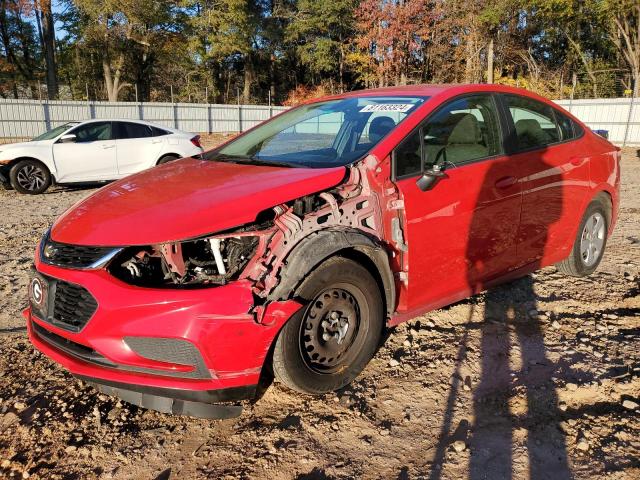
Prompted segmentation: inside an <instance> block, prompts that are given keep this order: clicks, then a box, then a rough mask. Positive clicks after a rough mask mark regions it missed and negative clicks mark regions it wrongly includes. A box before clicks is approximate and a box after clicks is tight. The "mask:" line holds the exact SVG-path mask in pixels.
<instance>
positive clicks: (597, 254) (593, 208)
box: [556, 200, 609, 277]
mask: <svg viewBox="0 0 640 480" xmlns="http://www.w3.org/2000/svg"><path fill="white" fill-rule="evenodd" d="M608 232H609V225H608V222H607V215H606V213H605V209H604V206H603V205H602V203H601V202H600V201H599V200H594V201H593V202H591V203H590V204H589V206H588V207H587V211H586V212H585V214H584V216H583V217H582V222H580V228H579V229H578V235H577V237H576V239H575V242H574V244H573V248H572V249H571V255H569V257H568V258H566V259H565V260H563V261H562V262H560V263H558V264H557V265H556V268H557V269H558V270H559V271H560V272H562V273H564V274H566V275H570V276H572V277H585V276H587V275H591V274H592V273H593V272H594V271H595V270H596V268H598V265H599V264H600V261H601V260H602V256H603V255H604V249H605V247H606V246H607V233H608Z"/></svg>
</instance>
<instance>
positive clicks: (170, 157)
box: [156, 154, 180, 165]
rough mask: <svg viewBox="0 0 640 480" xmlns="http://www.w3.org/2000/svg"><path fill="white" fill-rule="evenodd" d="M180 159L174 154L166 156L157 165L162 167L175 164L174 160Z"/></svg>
mask: <svg viewBox="0 0 640 480" xmlns="http://www.w3.org/2000/svg"><path fill="white" fill-rule="evenodd" d="M179 158H180V157H179V156H178V155H173V154H169V155H165V156H163V157H162V158H160V160H158V163H156V165H162V164H163V163H169V162H173V161H174V160H178V159H179Z"/></svg>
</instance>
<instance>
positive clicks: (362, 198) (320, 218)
mask: <svg viewBox="0 0 640 480" xmlns="http://www.w3.org/2000/svg"><path fill="white" fill-rule="evenodd" d="M369 160H371V162H370V163H369V165H367V162H366V161H365V162H363V163H361V164H360V165H358V166H354V167H351V168H350V169H349V177H348V178H347V180H346V181H345V182H344V183H343V184H341V185H339V186H337V187H335V188H334V189H332V190H329V191H326V192H320V193H317V194H313V195H307V196H305V197H302V198H298V199H296V200H293V201H291V202H288V203H286V204H281V205H277V206H275V207H273V208H272V209H269V210H267V211H264V212H261V213H260V214H259V215H258V218H257V220H256V221H255V222H254V223H252V224H250V225H245V226H242V227H239V228H236V229H233V230H232V231H228V232H221V233H217V234H214V235H211V236H208V237H203V238H197V239H193V240H188V241H182V242H173V243H165V244H160V245H150V246H144V247H140V246H139V247H129V248H126V249H125V250H123V251H122V252H121V253H120V254H119V255H118V256H117V257H116V258H115V259H114V261H113V262H112V263H111V266H110V267H109V271H110V272H111V273H112V274H113V275H115V276H116V277H117V278H119V279H120V280H122V281H124V282H126V283H130V284H133V285H137V286H146V287H151V288H162V287H165V288H180V287H187V288H188V287H207V286H211V287H213V286H219V285H224V284H226V283H228V282H230V281H234V280H237V279H247V280H250V281H251V282H252V284H253V292H254V294H255V295H256V297H258V298H263V299H264V298H267V296H268V295H269V293H270V292H271V291H273V290H274V289H275V287H276V286H277V285H278V283H279V281H280V276H281V270H282V269H283V267H284V265H285V264H286V260H287V257H288V255H289V253H291V251H292V250H293V249H294V248H295V247H296V246H297V245H298V244H299V243H300V242H301V241H302V240H303V239H305V238H308V237H309V236H310V234H313V233H315V232H318V231H321V230H327V229H334V230H335V229H343V230H347V229H350V230H351V231H354V230H357V231H359V232H360V233H362V234H365V235H366V236H367V237H369V238H371V239H373V241H375V242H378V243H382V242H384V240H383V238H384V235H383V230H384V225H383V222H384V219H383V218H382V214H381V211H382V209H381V208H380V202H381V201H382V198H381V197H385V201H386V202H387V203H388V207H387V208H388V210H392V211H393V210H400V209H401V208H402V206H403V205H402V201H401V200H398V194H397V190H396V189H395V186H394V185H393V184H391V183H389V184H388V185H387V184H385V185H376V187H377V188H376V189H375V191H374V190H372V189H371V188H370V184H371V181H372V180H373V181H374V182H375V180H376V179H375V178H372V177H375V176H376V175H375V173H380V172H379V169H375V168H372V167H375V166H377V165H378V162H377V160H376V159H375V158H374V157H370V158H369ZM374 162H375V163H374ZM376 170H377V171H376ZM380 176H381V177H383V175H380ZM387 178H388V177H387ZM382 192H384V193H382ZM399 217H400V215H398V216H397V217H396V216H395V215H394V218H391V219H387V222H388V225H389V228H390V230H391V234H390V235H389V237H391V238H392V239H393V240H392V242H391V243H390V246H391V247H392V250H395V251H396V252H398V254H399V255H402V251H404V250H406V248H405V247H406V246H405V244H404V235H403V231H402V228H401V227H400V226H399V225H400V224H399V222H398V218H399ZM394 257H395V255H394ZM312 260H313V259H310V262H312ZM395 263H396V268H397V267H400V268H401V265H402V264H403V263H404V262H402V261H401V260H400V259H399V258H398V259H397V261H396V262H395ZM399 277H400V278H401V279H402V274H401V273H400V275H399Z"/></svg>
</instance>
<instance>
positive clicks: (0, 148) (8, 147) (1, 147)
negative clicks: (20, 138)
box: [0, 141, 42, 151]
mask: <svg viewBox="0 0 640 480" xmlns="http://www.w3.org/2000/svg"><path fill="white" fill-rule="evenodd" d="M41 144H42V141H38V142H34V141H31V142H18V143H5V144H3V145H0V151H3V150H13V149H17V148H24V147H27V148H28V147H35V146H39V145H41Z"/></svg>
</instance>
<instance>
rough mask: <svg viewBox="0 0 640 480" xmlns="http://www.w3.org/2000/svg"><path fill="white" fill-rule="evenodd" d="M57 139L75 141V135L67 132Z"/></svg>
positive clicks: (61, 141) (64, 141) (68, 141)
mask: <svg viewBox="0 0 640 480" xmlns="http://www.w3.org/2000/svg"><path fill="white" fill-rule="evenodd" d="M58 141H59V142H60V143H75V141H76V136H75V135H74V134H73V133H67V134H66V135H62V136H61V137H60V140H58Z"/></svg>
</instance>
